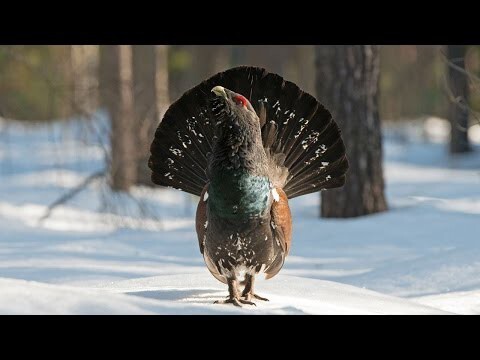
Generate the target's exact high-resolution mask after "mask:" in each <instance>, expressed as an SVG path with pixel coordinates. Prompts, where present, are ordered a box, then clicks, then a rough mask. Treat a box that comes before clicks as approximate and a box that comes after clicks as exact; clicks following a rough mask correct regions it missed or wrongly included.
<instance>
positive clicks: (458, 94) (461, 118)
mask: <svg viewBox="0 0 480 360" xmlns="http://www.w3.org/2000/svg"><path fill="white" fill-rule="evenodd" d="M466 50H467V47H466V46H465V45H448V46H447V54H448V55H447V56H448V59H449V61H451V62H452V63H453V64H455V65H456V66H458V67H460V68H462V69H465V54H466ZM448 78H449V79H448V80H449V81H448V83H449V84H448V85H449V88H450V89H449V90H450V91H451V93H452V95H453V96H454V97H455V98H456V99H457V100H458V101H459V102H460V103H458V102H457V101H451V102H450V104H449V112H448V113H449V120H450V124H451V132H450V153H452V154H458V153H464V152H468V151H470V150H471V148H470V143H469V142H468V130H467V129H468V115H469V114H468V95H469V94H468V82H467V76H466V75H465V74H463V73H462V72H461V71H460V70H459V69H455V68H454V67H452V66H449V67H448Z"/></svg>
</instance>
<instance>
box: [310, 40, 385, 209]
mask: <svg viewBox="0 0 480 360" xmlns="http://www.w3.org/2000/svg"><path fill="white" fill-rule="evenodd" d="M316 68H317V77H316V88H317V94H318V99H319V101H320V102H321V103H323V104H324V105H325V106H326V107H327V109H329V110H330V111H331V112H332V115H333V117H334V119H335V120H336V121H337V123H338V125H339V126H340V128H341V130H342V136H343V139H344V141H345V146H346V148H347V156H348V159H349V161H350V169H349V171H348V174H347V180H346V183H345V186H344V187H343V188H340V189H333V190H327V191H325V192H322V201H321V216H322V217H339V218H345V217H355V216H362V215H367V214H372V213H376V212H380V211H385V210H387V203H386V200H385V194H384V181H383V169H382V139H381V129H380V119H379V114H378V80H379V57H378V46H374V45H337V46H317V47H316Z"/></svg>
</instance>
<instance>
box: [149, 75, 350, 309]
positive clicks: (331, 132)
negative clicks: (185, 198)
mask: <svg viewBox="0 0 480 360" xmlns="http://www.w3.org/2000/svg"><path fill="white" fill-rule="evenodd" d="M149 166H150V168H151V170H152V181H153V182H154V183H155V184H159V185H163V186H169V187H173V188H176V189H179V190H182V191H185V192H188V193H191V194H194V195H198V196H200V200H199V204H198V208H197V214H196V230H197V235H198V242H199V245H200V252H201V253H202V254H203V257H204V259H205V263H206V265H207V267H208V269H209V270H210V272H211V273H212V275H213V276H214V277H215V278H216V279H218V280H219V281H221V282H223V283H226V284H228V291H229V296H228V298H227V299H226V300H223V301H217V303H233V304H234V305H236V306H241V304H254V303H253V302H252V301H251V300H252V299H254V298H255V299H259V300H267V299H265V298H263V297H261V296H259V295H257V294H256V293H255V292H254V280H255V276H256V274H258V273H265V274H266V278H271V277H273V276H275V275H276V274H277V273H278V272H279V271H280V269H281V268H282V266H283V263H284V261H285V257H286V256H287V254H288V252H289V250H290V245H291V235H292V217H291V214H290V209H289V206H288V199H291V198H294V197H297V196H300V195H305V194H309V193H312V192H317V191H321V190H325V189H331V188H336V187H340V186H343V184H344V183H345V173H346V171H347V169H348V160H347V157H346V155H345V146H344V143H343V141H342V138H341V136H340V130H339V128H338V126H337V124H336V123H335V121H334V120H333V119H332V116H331V114H330V112H329V111H328V110H327V109H325V108H324V107H323V106H322V105H321V104H320V103H319V102H318V101H317V100H316V99H315V98H314V97H313V96H311V95H309V94H307V93H305V92H303V91H302V90H300V89H299V88H298V86H297V85H295V84H294V83H292V82H289V81H285V80H284V79H283V78H282V77H280V76H279V75H276V74H273V73H269V72H267V71H266V70H265V69H262V68H257V67H247V66H241V67H236V68H233V69H230V70H227V71H225V72H221V73H218V74H216V75H214V76H213V77H211V78H210V79H208V80H206V81H204V82H202V83H201V84H199V85H197V86H195V87H194V88H192V89H190V90H189V91H187V92H186V93H185V94H184V95H182V97H180V99H179V100H177V101H176V102H175V103H173V104H172V105H171V106H170V108H169V109H168V110H167V112H166V113H165V116H164V118H163V120H162V122H161V123H160V125H159V127H158V129H157V131H156V133H155V139H154V140H153V143H152V145H151V157H150V160H149ZM240 286H243V291H240V288H239V287H240Z"/></svg>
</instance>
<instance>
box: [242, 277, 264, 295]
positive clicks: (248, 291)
mask: <svg viewBox="0 0 480 360" xmlns="http://www.w3.org/2000/svg"><path fill="white" fill-rule="evenodd" d="M254 283H255V276H254V275H250V274H246V275H245V288H244V289H243V292H242V298H243V299H245V300H248V301H250V300H251V299H252V297H253V298H255V299H257V300H262V301H269V300H268V299H267V298H264V297H261V296H259V295H257V294H255V292H254V291H253V285H254Z"/></svg>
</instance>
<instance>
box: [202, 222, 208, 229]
mask: <svg viewBox="0 0 480 360" xmlns="http://www.w3.org/2000/svg"><path fill="white" fill-rule="evenodd" d="M203 226H204V227H205V229H206V228H207V226H208V220H207V221H205V224H203Z"/></svg>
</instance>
